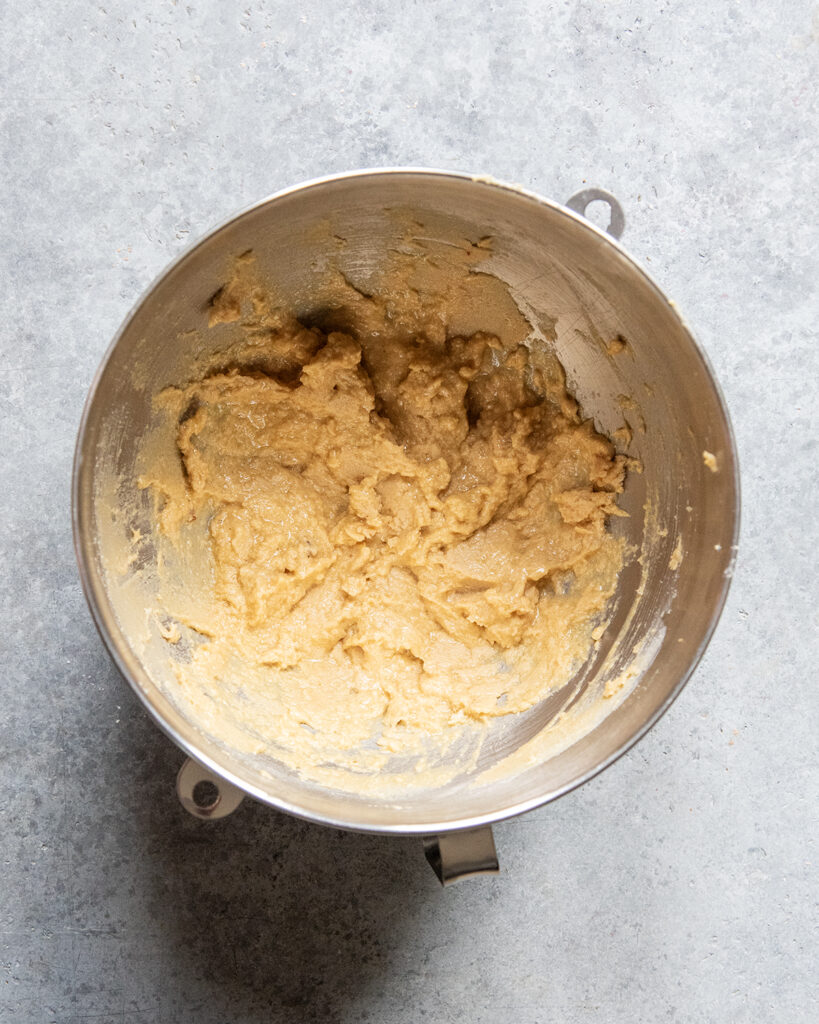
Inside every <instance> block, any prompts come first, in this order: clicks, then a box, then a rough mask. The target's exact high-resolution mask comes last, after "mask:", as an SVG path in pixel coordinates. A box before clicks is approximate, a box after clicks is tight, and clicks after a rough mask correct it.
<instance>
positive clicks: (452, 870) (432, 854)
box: [424, 825, 500, 885]
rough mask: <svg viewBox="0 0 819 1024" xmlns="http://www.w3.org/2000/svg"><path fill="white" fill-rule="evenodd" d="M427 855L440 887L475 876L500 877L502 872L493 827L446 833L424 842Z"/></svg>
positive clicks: (487, 826)
mask: <svg viewBox="0 0 819 1024" xmlns="http://www.w3.org/2000/svg"><path fill="white" fill-rule="evenodd" d="M424 854H425V856H426V858H427V860H428V861H429V863H430V866H431V867H432V870H433V871H434V872H435V874H436V875H437V876H438V881H439V882H440V883H441V885H451V884H452V883H453V882H460V881H461V880H462V879H464V878H471V877H472V876H473V875H497V874H498V872H499V871H500V867H499V865H498V854H497V852H496V850H495V837H494V836H493V835H492V828H491V826H489V825H484V826H483V827H482V828H470V829H464V830H463V831H462V832H444V833H443V834H442V835H440V836H430V837H429V838H427V839H425V840H424Z"/></svg>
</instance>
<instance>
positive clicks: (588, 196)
mask: <svg viewBox="0 0 819 1024" xmlns="http://www.w3.org/2000/svg"><path fill="white" fill-rule="evenodd" d="M596 199H600V200H602V201H603V202H604V203H607V204H608V208H609V226H608V227H607V228H606V231H607V232H608V233H609V234H610V235H611V236H612V238H619V237H620V236H621V235H622V234H623V231H624V230H625V227H626V218H625V215H624V214H623V207H622V206H621V205H620V204H619V203H618V202H617V200H616V199H615V198H614V196H613V195H612V194H611V192H606V191H605V190H604V189H602V188H584V189H583V190H582V191H581V192H575V194H574V195H573V196H572V197H571V199H567V200H566V203H565V205H566V206H568V207H569V209H570V210H574V212H575V213H579V214H580V215H581V217H582V216H583V215H584V214H585V212H586V207H587V206H588V205H589V203H593V202H594V201H595V200H596Z"/></svg>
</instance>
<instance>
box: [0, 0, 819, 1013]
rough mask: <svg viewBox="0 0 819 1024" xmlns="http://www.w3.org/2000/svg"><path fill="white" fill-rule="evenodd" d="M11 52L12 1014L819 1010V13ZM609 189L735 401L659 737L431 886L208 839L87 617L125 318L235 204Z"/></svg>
mask: <svg viewBox="0 0 819 1024" xmlns="http://www.w3.org/2000/svg"><path fill="white" fill-rule="evenodd" d="M3 14H4V18H3V26H4V45H3V47H2V56H0V68H1V69H2V81H1V82H0V86H1V87H2V96H3V103H2V108H1V109H0V119H1V120H2V134H1V135H0V138H1V139H2V148H1V149H0V181H1V182H2V193H0V196H1V197H2V198H1V199H0V282H1V284H0V338H2V359H1V360H0V381H2V384H1V385H0V398H1V400H2V419H3V422H2V439H3V453H4V455H3V460H2V491H0V502H2V530H1V531H0V545H1V546H2V563H0V564H2V595H1V596H0V599H1V600H2V608H0V622H2V633H1V635H0V643H2V675H0V764H1V765H2V768H0V771H1V772H2V779H1V780H0V869H1V871H2V874H1V875H0V1021H2V1022H6V1021H8V1022H9V1024H12V1022H13V1024H28V1022H41V1021H42V1022H50V1021H57V1022H60V1024H76V1022H80V1021H93V1022H108V1021H111V1022H123V1024H182V1022H188V1021H190V1022H196V1024H227V1022H231V1024H233V1022H249V1024H256V1022H262V1021H265V1022H266V1021H276V1022H278V1021H281V1022H311V1021H315V1022H319V1021H320V1022H329V1024H333V1022H339V1024H341V1022H343V1024H346V1022H353V1021H362V1022H363V1021H370V1022H379V1024H380V1022H384V1024H410V1022H411V1024H418V1022H419V1021H425V1020H426V1021H435V1022H447V1021H449V1022H461V1021H463V1022H470V1024H493V1022H500V1021H507V1020H508V1021H515V1022H518V1024H535V1022H551V1021H555V1022H562V1024H575V1022H586V1021H600V1022H607V1024H633V1022H639V1021H650V1022H656V1021H678V1022H691V1024H694V1022H713V1021H731V1022H733V1021H738V1022H740V1021H741V1022H746V1021H747V1022H753V1024H758V1022H762V1021H776V1022H778V1024H779V1022H813V1021H815V1020H817V1019H818V1011H817V984H816V960H815V956H816V942H817V919H816V908H815V896H816V836H817V823H816V814H815V812H816V800H817V795H819V794H817V777H816V749H817V746H816V720H817V711H819V707H817V686H816V677H815V669H814V664H815V661H816V656H817V644H816V637H817V614H816V610H815V609H816V603H817V602H816V598H817V592H816V591H817V586H816V561H815V556H814V553H813V550H812V548H813V547H814V546H815V545H816V543H817V528H816V497H817V495H816V466H817V454H818V453H817V443H816V426H815V424H816V412H817V390H816V379H817V355H816V351H817V348H816V347H817V336H816V321H817V314H819V308H817V290H816V282H817V279H818V278H819V265H817V241H816V185H817V171H818V170H819V165H818V164H817V149H816V139H817V103H816V81H817V73H818V71H819V69H818V68H817V54H818V53H819V46H817V36H819V15H817V8H816V7H815V5H813V4H811V3H807V2H805V0H778V2H774V0H763V2H761V3H758V4H747V3H745V4H741V3H738V2H725V3H717V4H712V3H706V2H705V0H700V2H688V3H684V2H673V0H637V2H633V3H628V2H616V0H611V2H602V0H601V2H589V0H586V2H584V0H581V2H577V3H574V2H572V3H541V2H537V0H518V2H511V0H510V2H508V3H491V2H490V3H469V2H467V0H456V2H450V3H434V2H430V3H419V2H410V0H406V2H404V3H391V2H382V0H356V2H352V3H347V4H333V3H329V2H327V0H324V2H321V0H303V2H291V0H279V2H263V3H258V2H251V0H246V2H245V3H243V4H234V3H232V2H230V0H223V2H219V0H190V2H189V3H185V2H179V3H176V2H173V3H168V2H159V0H155V2H151V0H130V2H128V3H124V2H120V0H98V2H96V3H80V2H73V3H67V2H57V0H50V2H46V0H32V2H29V3H27V4H21V3H6V4H4V5H3ZM396 163H403V164H425V165H432V166H439V167H451V168H462V169H467V170H474V171H479V172H483V173H490V174H492V175H494V176H496V177H499V178H505V179H508V180H512V181H517V182H521V183H525V184H526V185H528V186H530V187H533V188H535V189H537V190H540V191H542V192H543V193H545V194H547V195H550V196H553V197H555V198H558V199H560V198H565V197H567V196H568V195H570V194H571V193H572V192H573V191H575V190H576V189H577V188H578V187H579V186H580V185H581V184H582V183H583V182H588V183H590V184H597V185H601V186H604V187H607V188H609V189H611V190H612V191H614V192H615V193H616V194H617V195H618V196H619V197H620V199H621V201H622V203H623V205H624V207H625V209H626V213H627V218H628V226H627V234H626V237H625V239H624V240H625V241H626V242H627V244H628V246H629V248H630V249H631V251H632V252H633V253H634V254H635V256H637V258H638V259H640V260H642V261H644V262H645V263H646V265H647V266H648V267H649V269H650V270H651V271H652V272H653V274H654V275H655V277H656V278H657V280H658V281H659V282H660V283H661V285H662V286H664V287H665V288H666V290H667V291H668V292H669V293H670V294H671V295H672V296H673V297H675V298H676V299H677V300H678V302H679V303H680V305H681V306H682V308H683V310H684V311H685V312H686V313H687V316H688V318H689V320H690V322H691V323H692V324H693V325H694V326H695V328H696V330H697V331H698V333H699V335H700V337H701V339H702V341H703V342H704V344H705V346H706V348H707V350H708V353H709V355H710V356H711V358H712V360H713V363H714V365H715V367H716V371H717V374H718V376H719V379H720V381H721V383H722V385H723V387H724V388H725V391H726V394H727V398H728V402H729V405H730V408H731V411H732V414H733V418H734V424H735V427H736V432H737V437H738V442H739V447H740V456H741V462H742V471H743V481H744V525H743V534H742V548H741V555H740V561H739V566H738V571H737V573H736V578H735V582H734V587H733V590H732V593H731V596H730V599H729V601H728V605H727V608H726V611H725V614H724V618H723V621H722V624H721V626H720V629H719V631H718V633H717V636H716V638H715V640H714V641H713V643H712V644H711V647H710V649H709V652H708V654H707V656H706V658H705V660H704V661H703V663H702V665H701V667H700V668H699V670H698V671H697V673H696V675H695V676H694V678H693V680H692V681H691V683H690V684H689V686H688V688H687V689H686V691H685V692H684V694H683V695H682V697H681V698H680V699H679V701H678V702H677V703H676V705H675V706H674V707H673V708H672V710H671V711H670V713H669V714H668V715H667V716H666V717H665V718H664V719H663V721H662V722H661V723H660V724H659V725H658V726H657V727H656V728H655V729H654V731H653V732H652V733H651V734H650V735H649V736H648V738H646V739H645V740H644V741H643V742H642V743H641V744H640V745H639V746H638V747H637V748H636V749H635V750H634V751H632V752H631V753H630V754H629V755H628V756H626V757H625V758H623V759H622V760H621V761H620V762H619V763H618V764H617V765H615V766H614V767H613V768H611V769H610V770H609V771H607V772H606V773H604V775H602V776H601V777H599V778H598V779H596V780H595V781H594V782H592V783H591V784H589V785H587V786H585V787H584V788H583V789H581V790H580V791H578V792H576V793H574V794H572V795H570V796H568V797H567V798H565V799H563V800H562V801H560V802H559V803H558V804H556V805H552V806H550V807H546V808H543V809H541V810H540V811H538V812H535V813H532V814H529V815H528V816H526V817H524V818H522V819H519V820H515V821H511V822H508V823H506V824H503V825H501V826H499V827H498V828H497V830H496V838H497V842H498V847H499V851H500V855H501V858H502V861H503V874H502V876H501V877H500V878H498V879H497V880H491V881H488V882H479V883H475V884H466V885H464V886H462V887H460V888H456V889H453V890H450V891H446V892H442V891H440V890H439V889H438V887H437V883H436V882H435V879H434V877H433V875H432V874H431V872H429V870H428V868H427V866H426V865H425V863H424V862H423V859H422V857H421V855H420V851H419V849H418V845H417V843H416V842H414V841H401V840H389V839H384V838H377V837H376V838H368V837H362V836H357V835H349V834H341V833H335V832H330V831H325V830H322V829H319V828H315V827H312V826H309V825H305V824H301V823H299V822H297V821H295V820H291V819H289V818H287V817H284V816H281V815H278V814H275V813H273V812H271V811H269V810H267V809H265V808H263V807H261V806H258V805H253V804H250V803H246V804H245V805H244V806H243V807H242V808H241V810H240V811H239V812H238V813H237V814H236V815H235V816H234V817H233V818H232V819H228V820H226V821H224V822H223V823H221V824H211V825H209V826H203V825H202V824H200V823H197V822H196V821H194V820H193V819H190V818H188V817H187V816H186V815H185V814H184V813H183V812H182V811H181V810H180V809H179V807H178V806H177V804H176V802H175V799H174V796H173V793H172V789H171V784H172V779H173V775H174V772H175V770H176V768H177V766H178V764H179V763H180V760H181V757H180V755H179V754H178V752H177V751H176V750H175V749H174V747H173V746H172V745H171V744H170V743H169V742H168V741H167V740H166V739H165V738H164V737H163V736H162V735H161V734H160V733H159V731H158V730H157V729H156V728H155V727H154V726H153V725H152V724H151V722H149V721H148V719H147V717H146V715H145V714H144V713H143V711H142V710H141V708H140V706H138V705H137V702H136V700H135V698H134V697H132V696H131V693H130V691H129V689H128V688H127V687H126V685H125V683H124V682H122V680H121V679H120V678H119V677H118V676H117V674H116V672H115V671H114V669H113V668H112V666H111V664H110V663H109V661H108V658H107V656H106V654H105V653H104V651H103V649H102V646H101V644H100V642H99V641H98V639H97V636H96V633H95V631H94V628H93V626H92V623H91V620H90V617H89V615H88V613H87V611H86V608H85V604H84V601H83V597H82V594H81V591H80V586H79V583H78V579H77V573H76V570H75V564H74V556H73V552H72V547H71V537H70V524H69V480H70V467H71V455H72V446H73V443H74V437H75V432H76V428H77V424H78V419H79V415H80V410H81V407H82V402H83V399H84V396H85V393H86V390H87V388H88V385H89V383H90V380H91V377H92V374H93V372H94V369H95V367H96V365H97V363H98V361H99V359H100V357H101V355H102V353H103V351H104V349H105V347H106V346H107V344H108V341H109V339H110V337H111V336H112V334H113V332H114V331H115V330H116V328H117V326H118V324H119V322H120V321H121V319H122V318H123V316H124V315H125V313H126V312H127V310H128V309H129V307H130V305H131V303H132V302H133V301H134V299H135V298H136V297H137V295H138V294H139V293H140V291H141V290H142V289H143V288H144V287H145V286H146V285H147V284H148V282H149V281H150V280H151V279H152V277H153V276H154V275H155V274H156V273H157V272H158V271H160V270H161V268H162V267H163V265H164V264H165V263H166V262H167V261H168V260H169V259H170V258H171V257H172V256H173V255H174V254H175V253H177V252H178V251H179V250H180V249H181V248H182V247H183V246H185V245H186V243H188V242H189V241H191V240H192V239H194V238H195V237H196V236H197V235H199V234H201V233H203V232H204V231H206V230H207V229H208V228H209V227H210V226H211V225H212V224H213V223H215V222H217V221H219V220H220V219H221V218H223V217H224V216H225V215H227V214H229V213H230V212H232V211H233V210H234V209H236V208H238V207H240V206H242V205H243V204H246V203H248V202H250V201H252V200H254V199H256V198H259V197H260V196H262V195H264V194H265V193H268V192H270V191H272V190H275V189H277V188H279V187H280V186H284V185H287V184H291V183H294V182H297V181H299V180H301V179H304V178H306V177H311V176H314V175H318V174H323V173H326V172H330V171H336V170H342V169H348V168H354V167H359V166H364V165H383V164H396Z"/></svg>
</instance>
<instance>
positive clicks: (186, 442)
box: [141, 244, 627, 785]
mask: <svg viewBox="0 0 819 1024" xmlns="http://www.w3.org/2000/svg"><path fill="white" fill-rule="evenodd" d="M481 258H482V253H481V247H480V245H477V246H476V245H472V246H470V245H468V244H465V245H464V247H463V250H462V251H461V252H460V253H456V254H455V256H454V257H453V254H451V253H450V254H447V255H446V257H445V258H443V259H442V258H441V257H440V256H439V255H438V254H436V253H432V254H431V255H430V254H429V253H428V252H427V253H425V254H424V255H423V258H419V257H418V254H417V253H415V254H411V255H410V256H407V257H406V258H405V259H401V260H399V261H398V263H397V269H394V270H393V271H391V275H392V276H389V275H386V274H385V276H384V278H383V279H382V280H381V281H380V282H379V285H378V288H377V289H376V290H372V291H370V290H364V289H362V288H358V287H356V286H354V285H352V284H351V283H350V282H349V281H347V280H346V278H343V277H342V276H341V275H338V274H336V275H331V276H332V288H331V292H332V302H329V303H328V302H326V301H325V302H324V303H323V305H322V307H321V308H322V313H321V315H320V316H317V317H313V318H310V317H304V316H302V317H301V318H300V319H296V318H295V317H294V316H293V315H292V313H291V312H289V311H287V310H283V309H282V308H281V307H280V306H279V305H278V304H277V302H276V298H275V294H273V292H272V290H271V289H270V288H269V287H263V286H262V285H261V284H260V283H259V281H258V280H257V279H256V277H255V276H254V271H253V268H252V260H247V259H246V260H245V262H244V265H243V267H241V268H240V269H239V270H238V271H237V273H236V275H235V276H234V277H233V278H231V280H230V281H228V282H227V283H226V284H225V286H224V287H223V288H222V289H220V290H219V292H217V293H216V295H215V296H214V298H213V300H212V303H211V311H210V317H209V319H210V324H211V329H213V330H226V329H230V330H237V329H238V330H239V331H240V335H239V340H238V341H237V342H235V343H234V344H233V346H232V347H231V348H230V349H229V350H227V351H226V352H224V353H223V354H222V358H221V362H220V365H218V366H211V367H208V368H204V369H203V372H202V374H201V375H200V376H198V377H197V378H196V379H192V380H190V381H188V382H185V383H183V384H180V386H178V387H175V388H170V389H167V390H166V391H164V392H163V393H162V395H161V396H159V398H158V400H157V408H158V411H159V413H160V415H162V416H164V417H170V418H171V419H172V420H173V422H174V423H175V424H176V426H175V429H174V435H175V437H174V441H175V446H174V449H173V450H168V451H164V452H161V453H159V455H157V454H156V452H154V451H153V450H152V454H151V457H150V458H148V459H147V460H146V463H145V466H144V472H143V476H142V480H141V486H143V487H145V488H150V490H151V493H153V495H154V496H155V499H156V500H155V509H156V521H157V523H158V531H159V533H160V535H161V537H162V542H163V544H165V546H166V549H167V550H166V552H165V555H164V558H163V559H162V562H161V565H160V570H159V575H160V579H161V581H162V583H163V591H162V595H163V596H162V609H161V612H162V615H163V616H164V620H165V621H166V623H167V620H168V616H169V615H170V616H171V621H172V622H173V623H179V624H181V626H182V627H183V629H184V631H185V635H184V636H183V637H182V641H181V642H180V635H179V633H178V631H177V628H176V626H175V625H174V626H169V625H167V624H166V625H165V626H164V627H163V629H164V635H166V637H167V640H168V642H169V644H173V645H174V651H180V652H181V653H180V655H179V657H178V661H177V664H176V670H175V671H176V677H177V681H178V684H179V688H180V693H181V694H182V695H183V696H184V698H185V699H186V700H187V701H188V702H189V703H190V704H191V705H192V706H194V707H196V708H197V709H198V713H199V715H200V718H201V719H202V720H203V721H205V722H206V724H207V723H208V722H210V723H211V724H213V723H216V722H219V721H222V722H224V721H229V722H230V723H232V726H233V728H234V731H235V734H236V735H238V734H240V733H241V734H242V735H244V736H245V737H246V738H247V747H248V749H253V750H255V751H268V752H270V754H271V756H274V757H276V758H277V759H279V760H282V761H284V762H285V763H286V764H287V765H289V766H290V767H292V768H294V769H296V770H298V771H300V772H301V773H302V774H303V775H305V776H307V777H314V778H318V777H320V769H323V768H326V767H327V766H328V765H329V766H332V767H333V768H334V769H339V770H340V771H342V772H348V773H353V774H355V773H361V772H374V771H377V770H378V769H379V768H382V767H383V766H385V765H387V764H388V762H389V759H390V758H394V757H395V756H398V757H404V758H406V757H409V758H410V759H411V760H412V759H414V760H412V766H411V770H415V771H417V770H418V768H419V766H420V765H421V764H422V760H423V759H426V760H423V763H424V764H426V763H428V761H429V758H430V756H433V757H434V756H439V755H441V754H442V752H444V751H445V750H446V749H447V748H448V747H450V746H451V745H452V743H453V742H456V741H457V740H458V737H460V736H462V735H463V731H464V730H465V729H467V730H468V729H478V730H480V729H481V728H482V727H483V726H484V725H485V724H486V723H487V722H489V721H491V720H492V719H493V718H497V717H500V716H506V715H511V714H515V713H518V712H521V711H524V710H526V709H528V708H530V707H532V706H533V705H534V704H536V703H537V702H538V701H540V700H541V699H542V698H543V697H544V696H546V695H547V694H548V693H549V692H551V691H553V690H554V689H555V688H557V687H560V686H562V685H564V684H565V683H566V682H567V681H568V680H569V679H571V677H572V674H573V672H574V671H576V669H577V667H578V666H579V665H580V664H582V663H583V661H584V660H585V659H586V658H587V657H588V654H589V652H590V650H591V648H592V645H593V640H594V639H595V638H596V637H598V636H599V635H600V630H601V622H603V620H604V616H605V611H606V606H607V603H608V601H609V599H610V597H611V596H612V594H613V593H614V589H615V586H616V581H617V575H618V572H619V569H620V567H621V565H622V560H623V544H622V542H621V541H620V540H618V539H617V538H615V537H614V536H613V535H612V533H611V532H610V531H609V529H608V528H607V523H608V520H609V518H610V517H612V516H616V515H622V514H623V513H622V512H621V511H620V509H619V508H618V506H617V495H618V494H619V493H620V492H621V491H622V489H623V483H624V476H625V471H626V462H627V460H626V459H625V458H624V457H623V456H620V455H617V454H616V453H615V450H614V447H613V445H612V444H611V442H610V441H609V440H608V439H606V438H605V437H603V436H601V435H600V434H599V433H597V432H596V430H595V428H594V425H593V423H592V422H591V421H590V420H587V419H584V417H583V415H582V412H581V410H580V409H579V408H578V405H577V402H576V401H575V400H574V399H573V398H572V396H571V395H570V394H569V393H568V391H567V389H566V382H565V376H564V374H563V371H562V368H561V366H560V364H559V362H558V361H557V359H556V357H554V355H553V354H552V353H551V352H550V351H549V350H548V348H547V347H545V346H544V345H543V344H542V343H538V344H537V345H533V344H531V328H530V326H529V325H528V323H525V322H524V321H523V318H522V317H521V316H520V314H519V312H518V311H517V310H516V309H515V308H514V304H513V303H512V301H511V299H510V298H509V297H508V295H504V294H503V289H500V290H499V288H498V286H499V284H500V282H498V281H497V279H495V278H491V277H490V276H489V275H487V274H483V273H479V272H476V270H475V267H476V265H477V264H479V263H480V261H481ZM436 259H437V262H436ZM481 278H482V279H483V280H479V279H481ZM482 297H483V299H485V300H486V302H485V303H484V308H485V311H486V315H485V317H484V320H485V323H484V324H483V327H482V328H481V327H480V324H481V319H482V318H481V308H482V307H481V306H480V300H481V298H482ZM465 300H466V301H465ZM490 300H491V301H490ZM476 301H478V302H479V305H478V306H477V307H476V306H475V305H474V303H475V302H476ZM499 311H500V312H499ZM225 325H232V326H231V327H230V328H227V327H226V326H225ZM146 450H147V449H146ZM595 631H596V632H595ZM593 634H594V636H593ZM214 730H215V731H218V729H217V726H216V725H214ZM389 763H392V762H389ZM343 784H344V785H347V784H349V783H343Z"/></svg>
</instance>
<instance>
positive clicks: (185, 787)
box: [176, 757, 245, 818]
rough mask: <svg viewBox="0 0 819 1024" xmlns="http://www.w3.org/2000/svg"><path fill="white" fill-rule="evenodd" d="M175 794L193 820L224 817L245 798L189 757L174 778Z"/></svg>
mask: <svg viewBox="0 0 819 1024" xmlns="http://www.w3.org/2000/svg"><path fill="white" fill-rule="evenodd" d="M176 795H177V796H178V797H179V802H180V803H181V804H182V806H183V807H184V808H185V810H186V811H188V812H189V813H190V814H192V815H193V816H194V817H195V818H225V817H227V815H228V814H232V813H233V812H234V811H235V810H236V808H237V807H238V806H239V804H240V803H241V802H242V800H243V799H244V796H245V794H244V793H243V792H242V790H241V789H239V787H238V786H234V785H232V784H231V783H230V782H226V781H225V780H224V779H223V778H221V777H220V776H219V775H215V774H214V773H213V772H212V771H210V770H209V769H208V768H205V766H204V765H201V764H199V762H198V761H194V759H193V758H192V757H189V758H187V760H186V761H185V763H184V764H183V765H182V767H181V768H180V769H179V774H178V775H177V776H176Z"/></svg>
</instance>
